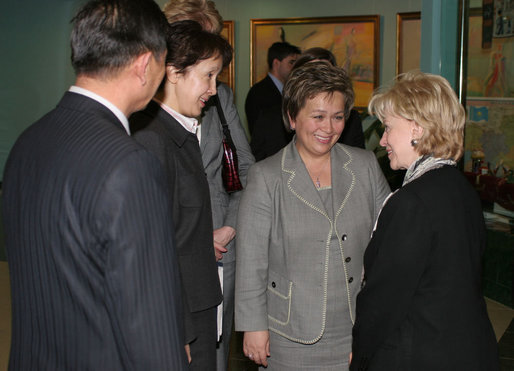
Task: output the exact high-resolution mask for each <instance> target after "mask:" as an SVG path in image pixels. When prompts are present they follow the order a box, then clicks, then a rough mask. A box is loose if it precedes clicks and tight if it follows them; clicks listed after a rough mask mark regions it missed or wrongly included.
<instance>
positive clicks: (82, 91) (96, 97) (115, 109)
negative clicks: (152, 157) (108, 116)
mask: <svg viewBox="0 0 514 371" xmlns="http://www.w3.org/2000/svg"><path fill="white" fill-rule="evenodd" d="M69 91H70V92H72V93H77V94H81V95H85V96H86V97H88V98H91V99H93V100H95V101H97V102H98V103H100V104H102V105H103V106H105V107H107V108H108V109H109V110H110V111H111V112H112V113H113V114H114V115H115V116H116V117H117V118H118V120H120V121H121V124H122V125H123V127H124V128H125V130H126V131H127V134H128V135H130V129H129V122H128V119H127V117H126V116H125V115H124V114H123V112H121V111H120V109H119V108H118V107H116V106H115V105H114V104H112V103H111V102H109V101H108V100H107V99H105V98H104V97H101V96H99V95H98V94H95V93H93V92H92V91H91V90H87V89H84V88H80V87H78V86H75V85H73V86H71V87H70V89H69Z"/></svg>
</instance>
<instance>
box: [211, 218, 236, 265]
mask: <svg viewBox="0 0 514 371" xmlns="http://www.w3.org/2000/svg"><path fill="white" fill-rule="evenodd" d="M235 236H236V230H235V229H234V228H232V227H229V226H227V225H226V226H223V227H221V228H218V229H215V230H214V254H215V255H216V261H220V260H221V259H222V258H223V254H224V253H226V252H227V251H228V250H227V248H226V247H225V246H227V245H228V244H229V243H230V241H232V240H233V239H234V237H235Z"/></svg>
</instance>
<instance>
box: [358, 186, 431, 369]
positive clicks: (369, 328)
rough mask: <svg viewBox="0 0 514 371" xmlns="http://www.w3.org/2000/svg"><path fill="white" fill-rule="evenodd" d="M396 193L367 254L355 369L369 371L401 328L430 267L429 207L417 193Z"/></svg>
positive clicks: (378, 225) (381, 218)
mask: <svg viewBox="0 0 514 371" xmlns="http://www.w3.org/2000/svg"><path fill="white" fill-rule="evenodd" d="M398 196H399V194H396V195H394V196H393V197H391V198H390V199H389V201H388V202H387V204H386V206H385V207H384V209H383V210H382V212H381V214H380V217H379V220H378V224H377V228H376V230H375V232H374V235H373V238H372V240H371V242H370V245H369V246H368V248H367V250H366V253H365V256H364V267H365V284H364V287H363V289H362V291H361V292H360V293H359V295H358V297H357V319H356V322H355V325H354V328H353V346H352V351H353V359H352V363H351V366H350V369H351V370H361V369H362V370H364V369H366V366H367V364H368V362H369V361H370V359H371V357H372V356H373V355H374V354H375V352H376V350H377V349H378V347H379V346H380V345H381V344H383V342H384V341H385V340H386V338H387V337H388V336H389V335H390V334H391V333H393V331H394V330H395V329H397V328H398V327H399V326H400V324H401V322H402V321H403V320H404V319H405V317H406V314H407V311H408V310H409V303H410V302H411V300H412V297H413V296H414V293H415V291H416V288H417V286H418V282H419V280H420V277H421V275H422V274H423V271H424V270H425V268H426V261H427V257H428V255H429V252H430V246H431V239H430V232H429V228H428V227H427V222H426V215H427V211H426V210H425V208H424V206H423V203H422V202H420V200H419V199H418V198H417V196H416V195H414V194H409V193H407V192H403V193H402V194H401V197H398ZM368 270H370V271H371V273H370V274H368V273H367V272H368Z"/></svg>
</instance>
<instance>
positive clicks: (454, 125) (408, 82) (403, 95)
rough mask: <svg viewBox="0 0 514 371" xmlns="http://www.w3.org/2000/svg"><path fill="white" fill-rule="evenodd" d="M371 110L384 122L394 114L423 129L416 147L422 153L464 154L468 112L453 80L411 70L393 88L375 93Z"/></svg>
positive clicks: (445, 155)
mask: <svg viewBox="0 0 514 371" xmlns="http://www.w3.org/2000/svg"><path fill="white" fill-rule="evenodd" d="M368 111H369V113H370V114H373V115H375V116H376V117H378V118H379V119H380V121H384V119H385V116H387V115H392V116H397V117H402V118H404V119H406V120H411V121H414V122H415V123H417V124H418V125H419V126H421V127H422V128H423V135H422V136H421V138H418V144H417V146H416V150H417V151H418V153H419V154H420V155H427V154H431V155H433V156H435V157H439V158H444V159H453V160H455V161H457V160H458V159H459V158H461V157H462V154H463V151H464V148H463V143H464V124H465V119H466V114H465V110H464V107H463V106H462V105H461V104H460V103H459V100H458V99H457V95H456V94H455V92H454V91H453V89H452V87H451V86H450V84H449V82H448V81H447V80H446V79H445V78H443V77H441V76H437V75H432V74H428V73H422V72H419V71H410V72H407V73H405V74H401V75H399V76H398V77H397V78H396V81H395V83H394V84H393V85H392V86H391V87H387V88H385V89H379V90H377V91H375V93H374V94H373V96H372V98H371V100H370V102H369V105H368Z"/></svg>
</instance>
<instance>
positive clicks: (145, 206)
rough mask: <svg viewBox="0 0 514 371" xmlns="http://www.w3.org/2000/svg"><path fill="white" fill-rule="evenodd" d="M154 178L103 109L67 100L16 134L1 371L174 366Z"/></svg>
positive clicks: (153, 169)
mask: <svg viewBox="0 0 514 371" xmlns="http://www.w3.org/2000/svg"><path fill="white" fill-rule="evenodd" d="M163 179H164V176H163V172H162V169H161V166H160V165H159V162H158V160H157V159H156V158H155V157H154V156H152V155H151V154H149V153H148V152H147V151H146V150H144V148H142V147H141V146H140V145H139V144H137V143H136V142H135V141H134V140H133V139H131V138H130V137H129V136H128V135H127V134H126V132H125V131H124V129H123V127H122V126H121V124H120V122H119V121H118V119H117V118H116V117H115V116H114V115H113V114H112V113H111V111H109V110H108V109H107V108H105V107H104V106H103V105H101V104H99V103H97V102H96V101H94V100H92V99H90V98H87V97H85V96H82V95H79V94H75V93H70V92H68V93H66V94H65V95H64V97H63V99H62V100H61V102H60V103H59V104H58V106H57V108H55V109H54V110H53V111H51V112H50V113H49V114H47V115H46V116H44V117H43V118H42V119H41V120H39V121H38V122H37V123H35V124H34V125H32V126H31V127H30V128H29V129H27V130H26V131H25V132H24V133H23V134H22V135H21V137H20V138H19V139H18V141H17V143H16V144H15V146H14V148H13V150H12V151H11V154H10V156H9V159H8V162H7V164H6V170H5V175H4V184H3V186H4V187H3V213H4V222H5V232H6V244H7V253H8V261H9V269H10V274H11V289H12V314H13V326H12V345H11V356H10V361H9V369H11V370H106V371H107V370H109V371H110V370H122V369H123V370H170V369H173V370H181V369H186V367H187V366H185V360H184V358H185V357H184V351H183V342H182V334H181V329H180V326H181V318H180V313H179V312H180V305H181V303H180V300H179V299H180V291H179V290H180V288H179V279H178V274H177V269H176V263H175V262H176V258H175V256H176V253H175V249H174V246H173V236H172V233H171V232H170V228H169V220H170V218H171V216H170V210H169V207H168V205H169V203H168V199H167V195H166V191H165V184H164V182H163Z"/></svg>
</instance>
